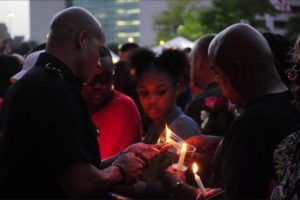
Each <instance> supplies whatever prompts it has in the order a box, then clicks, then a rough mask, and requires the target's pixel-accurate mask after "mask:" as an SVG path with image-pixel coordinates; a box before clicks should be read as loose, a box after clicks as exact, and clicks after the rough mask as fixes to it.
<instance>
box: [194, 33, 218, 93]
mask: <svg viewBox="0 0 300 200" xmlns="http://www.w3.org/2000/svg"><path fill="white" fill-rule="evenodd" d="M214 37H215V34H208V35H204V36H202V37H200V38H199V39H198V40H197V41H196V42H195V45H194V47H193V49H192V52H191V79H192V81H193V84H194V85H195V86H197V87H199V88H203V89H204V88H206V87H207V86H208V85H210V84H211V83H212V82H214V74H213V72H212V71H211V69H210V67H209V63H208V55H207V54H208V47H209V44H210V42H211V41H212V40H213V38H214Z"/></svg>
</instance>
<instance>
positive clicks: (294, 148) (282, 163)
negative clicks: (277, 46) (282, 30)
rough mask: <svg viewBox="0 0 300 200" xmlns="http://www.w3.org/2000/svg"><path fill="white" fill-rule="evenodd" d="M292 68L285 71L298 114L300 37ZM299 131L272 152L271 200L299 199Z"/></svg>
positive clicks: (299, 106) (299, 97)
mask: <svg viewBox="0 0 300 200" xmlns="http://www.w3.org/2000/svg"><path fill="white" fill-rule="evenodd" d="M291 61H292V63H294V64H295V65H294V66H293V68H291V69H288V70H287V71H286V75H287V78H288V79H289V80H290V81H291V82H292V86H291V89H292V92H293V95H294V96H295V100H296V101H295V102H294V103H295V104H296V108H297V110H298V112H300V90H299V88H300V87H299V85H300V79H299V78H300V73H299V72H300V36H298V39H297V41H296V44H295V47H294V50H293V53H292V59H291ZM299 152H300V130H299V129H298V130H297V131H296V132H294V133H292V134H291V135H289V136H288V137H286V138H285V139H284V140H283V141H282V142H281V143H280V144H279V145H278V146H277V147H276V149H275V151H274V158H273V163H274V169H275V177H274V181H275V183H276V184H275V185H276V187H275V188H274V189H273V191H272V196H271V199H272V200H282V199H300V154H299Z"/></svg>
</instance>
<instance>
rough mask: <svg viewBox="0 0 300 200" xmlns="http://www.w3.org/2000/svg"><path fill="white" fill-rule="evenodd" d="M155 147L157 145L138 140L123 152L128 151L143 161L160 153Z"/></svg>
mask: <svg viewBox="0 0 300 200" xmlns="http://www.w3.org/2000/svg"><path fill="white" fill-rule="evenodd" d="M157 148H158V146H157V145H150V144H145V143H142V142H140V143H136V144H132V145H130V146H129V147H128V148H127V149H126V150H125V151H124V152H126V153H128V152H130V153H132V154H134V155H135V156H137V157H139V158H141V159H142V160H144V161H145V162H149V161H150V160H152V159H153V158H154V157H156V156H157V155H158V154H160V151H159V150H158V149H157Z"/></svg>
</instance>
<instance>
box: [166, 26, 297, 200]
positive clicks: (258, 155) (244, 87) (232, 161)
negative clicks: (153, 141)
mask: <svg viewBox="0 0 300 200" xmlns="http://www.w3.org/2000/svg"><path fill="white" fill-rule="evenodd" d="M208 60H209V63H210V65H211V67H212V70H213V71H214V74H215V76H216V80H217V83H218V84H219V85H220V88H221V91H222V93H223V94H224V95H225V96H226V97H228V98H229V99H230V100H231V101H232V102H233V103H235V104H237V105H238V106H240V107H242V108H244V112H243V113H242V114H241V115H240V117H238V118H237V119H236V120H235V121H234V122H233V123H232V125H231V126H230V127H229V129H228V130H227V131H226V133H225V136H224V138H223V140H222V141H221V142H220V143H219V139H218V138H216V137H212V136H198V137H193V138H189V139H188V140H187V142H189V143H192V144H194V145H195V146H196V147H197V150H198V151H200V153H202V154H203V155H205V154H207V152H211V151H213V150H214V149H216V150H215V153H214V158H213V164H212V165H213V166H212V168H213V174H212V176H211V181H210V183H209V184H206V186H207V187H213V188H222V189H225V190H226V194H227V195H228V197H229V199H267V198H268V196H269V192H271V189H272V187H273V186H274V185H273V182H272V175H273V174H274V169H273V167H272V166H273V164H272V160H273V152H274V149H275V147H276V146H277V145H278V144H279V143H280V141H281V140H283V139H284V138H285V137H286V136H287V135H289V134H290V133H292V132H293V131H295V130H296V128H297V124H298V123H299V120H298V117H297V116H296V111H295V110H294V108H293V107H292V106H291V104H290V102H291V100H292V97H291V94H290V93H289V91H288V89H287V88H286V86H285V85H284V84H283V83H282V81H281V79H280V76H279V74H278V72H277V70H276V68H275V66H274V63H273V59H272V52H271V49H270V47H269V46H268V43H267V41H266V40H265V38H264V37H263V36H262V34H261V33H259V32H258V31H257V30H256V29H254V28H253V27H251V26H249V25H245V24H234V25H232V26H229V27H228V28H226V29H225V30H223V31H222V32H220V33H219V34H217V35H216V36H215V38H214V39H213V40H212V42H211V43H210V45H209V48H208ZM218 143H219V145H218ZM203 146H204V147H203ZM216 147H217V148H216ZM202 149H203V150H202ZM167 174H169V175H170V172H167ZM173 177H176V175H174V174H173ZM173 182H174V181H173ZM168 184H169V185H172V183H168ZM183 189H184V187H181V188H179V191H178V192H177V194H179V193H180V191H182V190H183ZM216 191H219V190H216ZM181 193H184V191H182V192H181ZM190 193H191V192H190ZM208 193H211V192H208ZM191 194H192V193H191ZM206 196H207V195H206Z"/></svg>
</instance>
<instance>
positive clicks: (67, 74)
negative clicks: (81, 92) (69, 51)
mask: <svg viewBox="0 0 300 200" xmlns="http://www.w3.org/2000/svg"><path fill="white" fill-rule="evenodd" d="M36 65H37V66H41V67H44V69H45V70H46V71H47V72H48V73H50V74H51V75H53V76H55V77H56V78H58V79H62V80H66V81H67V82H69V83H71V84H72V85H74V86H75V87H78V88H79V89H81V87H82V83H83V82H82V81H81V80H80V79H79V78H78V77H75V76H74V74H73V73H72V71H71V70H70V69H69V67H68V66H67V65H65V64H64V63H63V62H62V61H61V60H59V59H58V58H56V57H55V56H53V55H51V54H48V53H41V54H40V56H39V57H38V59H37V62H36Z"/></svg>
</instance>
